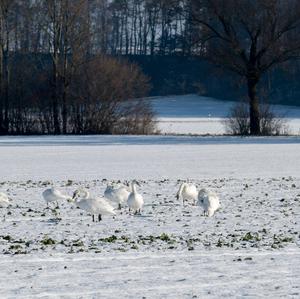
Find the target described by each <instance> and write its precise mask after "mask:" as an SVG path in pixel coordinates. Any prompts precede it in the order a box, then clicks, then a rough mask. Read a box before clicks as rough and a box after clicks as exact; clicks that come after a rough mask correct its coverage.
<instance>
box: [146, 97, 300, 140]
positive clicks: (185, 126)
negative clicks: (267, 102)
mask: <svg viewBox="0 0 300 299" xmlns="http://www.w3.org/2000/svg"><path fill="white" fill-rule="evenodd" d="M151 101H152V103H153V106H154V110H155V112H156V113H157V120H158V128H159V130H160V131H161V132H162V133H171V134H201V135H203V134H224V133H226V131H225V127H224V125H223V121H224V119H225V118H226V117H227V116H228V115H229V111H230V108H231V107H232V106H233V105H234V104H235V103H234V102H229V101H220V100H216V99H212V98H207V97H201V96H197V95H183V96H169V97H157V98H153V99H151ZM272 109H273V110H274V111H275V112H276V113H277V114H278V115H281V116H284V117H285V119H286V121H287V125H288V127H289V134H293V135H299V134H300V120H299V118H300V107H293V106H280V105H274V106H273V108H272Z"/></svg>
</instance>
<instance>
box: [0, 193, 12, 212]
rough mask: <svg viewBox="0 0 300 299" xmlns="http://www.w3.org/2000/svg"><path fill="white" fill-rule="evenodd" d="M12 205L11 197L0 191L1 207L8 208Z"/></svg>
mask: <svg viewBox="0 0 300 299" xmlns="http://www.w3.org/2000/svg"><path fill="white" fill-rule="evenodd" d="M9 205H10V198H9V197H8V196H7V195H6V194H5V193H3V192H0V208H6V207H8V206H9Z"/></svg>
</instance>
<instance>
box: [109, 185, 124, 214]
mask: <svg viewBox="0 0 300 299" xmlns="http://www.w3.org/2000/svg"><path fill="white" fill-rule="evenodd" d="M129 194H130V192H129V191H128V188H127V187H126V186H113V185H107V187H106V190H105V191H104V197H105V198H107V199H109V200H110V201H112V202H115V203H117V204H118V207H119V210H120V209H121V207H122V204H123V203H124V202H127V200H128V196H129Z"/></svg>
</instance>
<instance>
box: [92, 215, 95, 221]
mask: <svg viewBox="0 0 300 299" xmlns="http://www.w3.org/2000/svg"><path fill="white" fill-rule="evenodd" d="M92 217H93V222H95V215H94V214H93V216H92Z"/></svg>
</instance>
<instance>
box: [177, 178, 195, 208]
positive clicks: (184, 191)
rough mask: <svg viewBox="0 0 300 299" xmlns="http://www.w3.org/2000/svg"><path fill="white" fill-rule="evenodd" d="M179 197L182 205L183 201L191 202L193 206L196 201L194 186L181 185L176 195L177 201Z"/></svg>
mask: <svg viewBox="0 0 300 299" xmlns="http://www.w3.org/2000/svg"><path fill="white" fill-rule="evenodd" d="M180 197H181V198H182V202H183V205H184V202H185V201H193V203H194V204H195V203H196V201H197V199H198V191H197V188H196V186H195V185H193V184H187V183H182V184H181V185H180V188H179V190H178V192H177V194H176V198H177V199H180Z"/></svg>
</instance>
